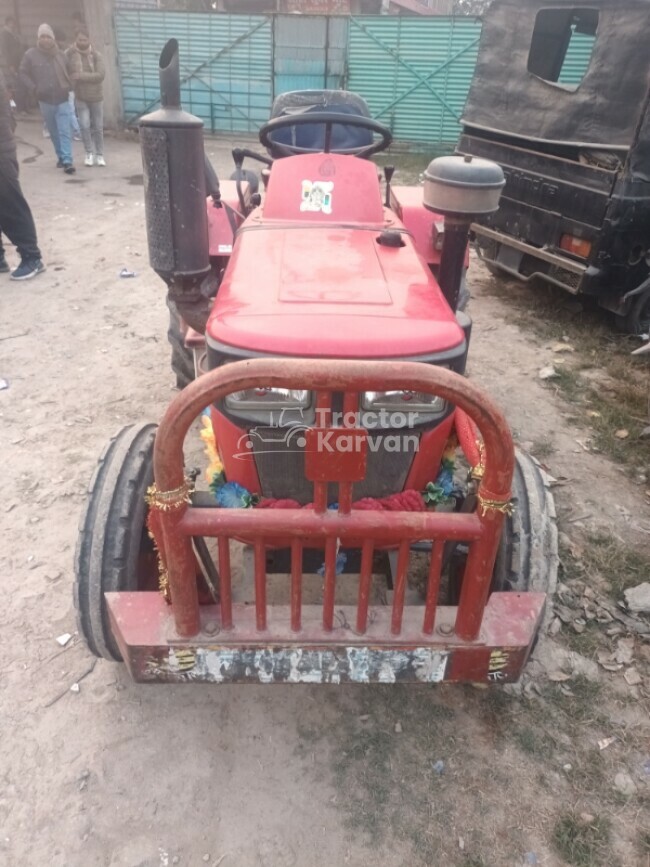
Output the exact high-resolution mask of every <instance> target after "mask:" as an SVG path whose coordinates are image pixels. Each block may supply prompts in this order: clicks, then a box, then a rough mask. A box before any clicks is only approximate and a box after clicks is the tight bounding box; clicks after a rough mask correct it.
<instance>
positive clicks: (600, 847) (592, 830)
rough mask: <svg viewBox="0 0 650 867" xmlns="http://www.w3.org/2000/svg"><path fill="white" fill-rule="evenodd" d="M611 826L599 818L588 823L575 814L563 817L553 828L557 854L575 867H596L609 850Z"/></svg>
mask: <svg viewBox="0 0 650 867" xmlns="http://www.w3.org/2000/svg"><path fill="white" fill-rule="evenodd" d="M609 836H610V824H609V821H608V820H607V819H603V818H601V817H599V816H597V817H595V818H594V820H593V821H592V822H589V823H586V822H583V821H582V820H581V819H579V818H578V817H577V816H575V815H574V814H573V813H566V814H565V815H564V816H561V817H560V818H559V819H558V821H557V822H556V823H555V827H554V828H553V846H554V848H555V851H556V852H557V854H558V855H559V856H560V857H561V858H564V860H565V861H566V862H567V863H569V864H571V865H573V867H596V865H599V864H605V863H609V862H608V861H604V860H603V859H604V858H606V856H607V852H608V849H609Z"/></svg>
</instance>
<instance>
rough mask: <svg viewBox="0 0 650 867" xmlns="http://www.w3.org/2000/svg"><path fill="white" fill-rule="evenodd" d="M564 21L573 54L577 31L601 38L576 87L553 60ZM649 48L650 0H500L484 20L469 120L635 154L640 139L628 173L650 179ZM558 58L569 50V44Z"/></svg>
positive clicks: (505, 131)
mask: <svg viewBox="0 0 650 867" xmlns="http://www.w3.org/2000/svg"><path fill="white" fill-rule="evenodd" d="M551 10H553V11H551ZM564 13H566V16H564ZM540 14H541V16H542V17H541V18H538V15H540ZM562 19H563V20H564V22H565V26H564V30H565V31H566V34H567V36H566V40H567V41H566V43H565V44H564V49H566V46H567V45H568V39H569V38H570V37H569V35H568V34H569V33H570V29H573V30H574V31H577V32H578V33H583V34H589V35H590V36H593V35H594V33H595V39H594V41H593V48H592V51H591V59H590V60H589V62H588V66H587V67H586V71H585V73H584V76H583V77H582V80H581V81H577V82H573V84H572V86H567V85H565V84H561V83H559V82H558V81H557V79H558V66H557V62H558V60H559V64H560V65H561V63H562V60H561V58H559V57H555V58H554V57H553V53H554V50H555V49H556V47H557V46H558V44H559V43H561V40H562V34H561V32H560V31H561V28H562ZM536 22H537V28H536ZM540 24H543V26H542V27H540ZM554 28H555V32H553V30H554ZM536 30H537V33H536V37H535V40H534V39H533V35H534V32H535V31H536ZM540 31H543V32H541V33H540ZM540 36H541V40H542V41H541V42H540V39H539V37H540ZM649 45H650V0H622V2H621V0H587V2H585V3H580V2H577V3H575V2H574V3H567V2H565V0H556V2H546V3H544V2H539V0H495V2H494V3H492V5H491V6H490V8H489V10H488V11H487V12H486V14H485V18H484V23H483V31H482V35H481V43H480V47H479V54H478V61H477V64H476V71H475V73H474V80H473V82H472V86H471V89H470V92H469V96H468V99H467V104H466V106H465V112H464V116H463V123H464V124H465V125H466V126H467V127H475V128H479V129H482V130H486V131H495V132H498V133H502V134H506V135H510V136H518V137H521V138H525V139H528V140H537V141H542V142H546V143H556V144H558V145H582V146H587V147H593V148H598V149H603V150H604V149H609V148H612V149H614V148H615V149H616V150H619V151H622V150H624V149H628V148H630V147H631V146H632V145H633V144H634V143H635V142H637V137H638V139H639V140H638V142H637V147H635V148H634V151H635V152H634V153H633V154H631V155H630V163H629V165H628V169H629V170H631V173H632V174H633V175H636V176H637V177H638V178H643V179H644V180H650V165H649V160H650V121H649V120H648V116H647V115H648V88H649V84H650V49H649V47H648V46H649ZM531 48H532V52H531ZM559 52H561V53H562V55H563V54H564V50H563V49H562V47H561V45H560V48H559V49H558V52H556V53H559ZM554 64H555V69H554V68H553V67H554ZM531 68H533V69H534V70H535V72H531V71H530V70H531ZM536 73H537V74H536ZM466 131H467V132H471V130H470V129H468V130H466Z"/></svg>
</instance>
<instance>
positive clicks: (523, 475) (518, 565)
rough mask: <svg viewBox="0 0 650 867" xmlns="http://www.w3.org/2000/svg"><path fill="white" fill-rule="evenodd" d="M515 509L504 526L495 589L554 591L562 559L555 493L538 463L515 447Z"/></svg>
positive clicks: (496, 567) (493, 586) (493, 583)
mask: <svg viewBox="0 0 650 867" xmlns="http://www.w3.org/2000/svg"><path fill="white" fill-rule="evenodd" d="M512 499H513V504H514V507H515V508H514V511H513V513H512V515H509V516H508V517H507V518H506V520H505V522H504V525H503V534H502V537H501V544H500V546H499V551H498V554H497V559H496V563H495V564H494V573H493V577H492V587H491V590H492V592H495V591H497V592H499V591H500V592H504V591H505V592H513V593H521V592H524V591H526V590H530V591H535V592H539V593H547V594H553V592H554V591H555V587H556V584H557V570H558V565H559V562H560V558H559V553H558V538H557V526H556V521H555V519H556V514H555V504H554V502H553V496H552V494H551V492H550V490H549V488H548V485H547V484H546V483H545V481H544V477H543V475H542V472H541V470H540V467H539V464H538V463H537V462H536V461H535V460H534V459H533V458H532V457H531V456H530V455H529V454H527V453H526V452H523V451H521V450H520V449H516V450H515V472H514V476H513V479H512Z"/></svg>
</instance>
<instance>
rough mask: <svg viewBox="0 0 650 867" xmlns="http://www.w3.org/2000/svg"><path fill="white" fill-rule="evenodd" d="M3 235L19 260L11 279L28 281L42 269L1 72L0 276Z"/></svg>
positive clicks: (4, 268) (6, 267) (4, 267)
mask: <svg viewBox="0 0 650 867" xmlns="http://www.w3.org/2000/svg"><path fill="white" fill-rule="evenodd" d="M2 233H4V234H5V235H6V236H7V237H8V238H9V240H10V241H11V243H12V244H15V245H16V248H17V250H18V254H19V256H20V260H21V261H20V265H19V266H18V267H17V268H16V269H15V270H14V271H12V274H11V279H12V280H29V279H30V277H36V275H37V274H40V273H41V271H44V270H45V266H44V265H43V263H42V261H41V251H40V250H39V249H38V243H37V241H36V227H35V226H34V219H33V217H32V212H31V211H30V210H29V205H28V204H27V202H26V201H25V197H24V196H23V193H22V190H21V189H20V183H19V181H18V158H17V155H16V141H15V139H14V119H13V115H12V113H11V105H10V102H9V94H8V92H7V87H6V84H5V80H4V76H3V75H2V72H0V273H6V272H7V271H8V270H9V265H8V264H7V260H6V259H5V253H4V249H3V247H2Z"/></svg>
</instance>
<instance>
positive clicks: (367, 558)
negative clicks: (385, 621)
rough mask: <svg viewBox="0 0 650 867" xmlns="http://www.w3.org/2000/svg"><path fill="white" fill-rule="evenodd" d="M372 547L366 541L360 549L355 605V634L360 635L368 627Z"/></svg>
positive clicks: (367, 540)
mask: <svg viewBox="0 0 650 867" xmlns="http://www.w3.org/2000/svg"><path fill="white" fill-rule="evenodd" d="M373 551H374V545H373V543H372V541H371V540H370V539H366V541H365V542H364V543H363V546H362V548H361V572H360V574H359V601H358V603H357V632H358V633H359V634H360V635H363V633H364V632H365V631H366V629H367V627H368V605H369V604H370V588H371V586H372V556H373Z"/></svg>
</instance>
